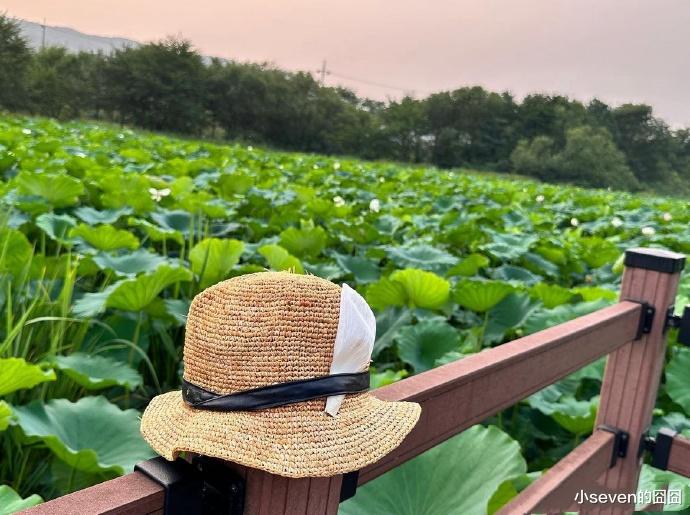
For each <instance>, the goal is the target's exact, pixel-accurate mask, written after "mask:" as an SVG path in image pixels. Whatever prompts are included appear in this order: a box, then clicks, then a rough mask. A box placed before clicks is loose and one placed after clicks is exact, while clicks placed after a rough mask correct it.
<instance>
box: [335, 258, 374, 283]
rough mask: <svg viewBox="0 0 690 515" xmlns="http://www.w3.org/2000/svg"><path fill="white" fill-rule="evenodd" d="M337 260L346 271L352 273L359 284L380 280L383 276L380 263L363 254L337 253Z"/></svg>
mask: <svg viewBox="0 0 690 515" xmlns="http://www.w3.org/2000/svg"><path fill="white" fill-rule="evenodd" d="M335 260H336V261H337V262H338V264H339V265H340V266H341V267H342V268H343V270H345V271H346V272H348V273H350V274H352V275H353V276H354V278H355V281H357V284H368V283H372V282H374V281H378V279H379V277H380V276H381V271H380V270H379V265H378V263H377V262H375V261H372V260H371V259H367V258H364V257H361V256H346V255H344V254H336V255H335Z"/></svg>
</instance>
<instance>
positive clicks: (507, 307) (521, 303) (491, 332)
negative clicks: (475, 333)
mask: <svg viewBox="0 0 690 515" xmlns="http://www.w3.org/2000/svg"><path fill="white" fill-rule="evenodd" d="M537 307H538V303H537V302H533V301H532V300H531V299H530V298H529V296H527V295H524V294H520V293H509V294H508V295H507V296H506V297H505V298H504V299H503V300H502V301H501V302H499V303H498V304H496V305H495V306H494V307H493V308H491V309H490V310H489V312H488V318H487V324H486V328H485V330H484V342H485V343H488V344H495V343H502V342H503V338H504V336H505V334H506V332H508V331H509V330H511V329H517V328H519V327H522V326H523V325H524V323H525V321H526V320H527V318H528V317H529V316H530V315H531V314H532V313H533V312H534V310H535V309H537Z"/></svg>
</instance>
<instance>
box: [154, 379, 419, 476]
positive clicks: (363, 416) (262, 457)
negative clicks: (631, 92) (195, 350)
mask: <svg viewBox="0 0 690 515" xmlns="http://www.w3.org/2000/svg"><path fill="white" fill-rule="evenodd" d="M324 404H325V399H321V400H314V401H308V402H305V403H300V405H299V409H294V406H281V407H278V408H271V409H267V410H261V411H231V412H218V411H208V410H200V409H194V408H191V407H189V406H188V405H187V404H186V403H185V402H184V400H183V399H182V395H181V392H179V391H175V392H169V393H166V394H163V395H159V396H157V397H156V398H154V399H153V400H152V401H151V403H150V404H149V406H148V407H147V408H146V411H145V412H144V415H143V416H142V420H141V433H142V435H143V436H144V439H145V440H146V441H147V442H148V443H149V444H150V445H151V447H152V448H153V449H154V450H155V451H156V452H157V453H158V454H160V455H161V456H163V457H164V458H166V459H168V460H174V459H176V458H177V456H178V454H179V453H180V452H184V451H187V452H193V453H197V454H202V455H204V456H211V457H215V458H221V459H223V460H228V461H232V462H235V463H239V464H241V465H245V466H248V467H252V468H257V469H260V470H265V471H267V472H270V473H272V474H277V475H281V476H286V477H324V476H333V475H337V474H343V473H346V472H351V471H353V470H359V469H361V468H362V467H365V466H366V465H370V464H371V463H374V462H376V461H378V460H379V459H381V458H382V457H384V456H385V455H386V454H388V453H389V452H391V451H392V450H393V449H395V448H396V447H397V446H398V445H400V443H401V442H402V441H403V439H404V438H405V436H407V434H408V433H409V432H410V431H411V430H412V428H413V427H414V425H415V424H416V423H417V420H418V419H419V416H420V413H421V407H420V406H419V404H416V403H412V402H388V401H382V400H379V399H377V398H376V397H374V396H373V395H371V394H369V393H364V394H357V395H348V396H346V397H345V399H344V401H343V403H342V406H341V407H340V410H339V412H338V415H337V416H335V417H332V416H330V415H328V414H327V413H326V412H324V410H323V408H324Z"/></svg>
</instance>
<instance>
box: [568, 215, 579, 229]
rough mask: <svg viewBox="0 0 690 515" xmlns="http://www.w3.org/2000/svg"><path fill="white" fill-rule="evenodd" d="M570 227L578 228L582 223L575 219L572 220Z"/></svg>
mask: <svg viewBox="0 0 690 515" xmlns="http://www.w3.org/2000/svg"><path fill="white" fill-rule="evenodd" d="M570 225H572V226H573V227H577V226H578V225H580V221H579V220H578V219H577V218H575V217H573V218H571V219H570Z"/></svg>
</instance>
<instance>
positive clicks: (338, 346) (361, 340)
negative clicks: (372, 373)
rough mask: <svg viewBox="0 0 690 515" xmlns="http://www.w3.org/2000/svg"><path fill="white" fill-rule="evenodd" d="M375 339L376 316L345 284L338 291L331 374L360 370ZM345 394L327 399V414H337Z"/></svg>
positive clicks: (364, 368)
mask: <svg viewBox="0 0 690 515" xmlns="http://www.w3.org/2000/svg"><path fill="white" fill-rule="evenodd" d="M375 339H376V318H375V317H374V313H373V312H372V311H371V308H370V307H369V305H368V304H367V301H365V300H364V299H363V298H362V296H361V295H360V294H359V293H357V292H356V291H355V290H353V289H352V288H350V287H349V286H348V285H347V284H343V286H342V289H341V294H340V318H339V320H338V332H337V334H336V337H335V344H334V346H333V362H332V363H331V372H330V373H331V374H347V373H356V372H363V371H364V370H366V369H367V367H368V366H369V362H370V361H371V352H372V351H373V350H374V340H375ZM344 398H345V395H332V396H330V397H328V399H326V410H325V411H326V413H328V414H329V415H331V416H336V415H337V414H338V410H339V409H340V405H341V404H342V402H343V399H344Z"/></svg>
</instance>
